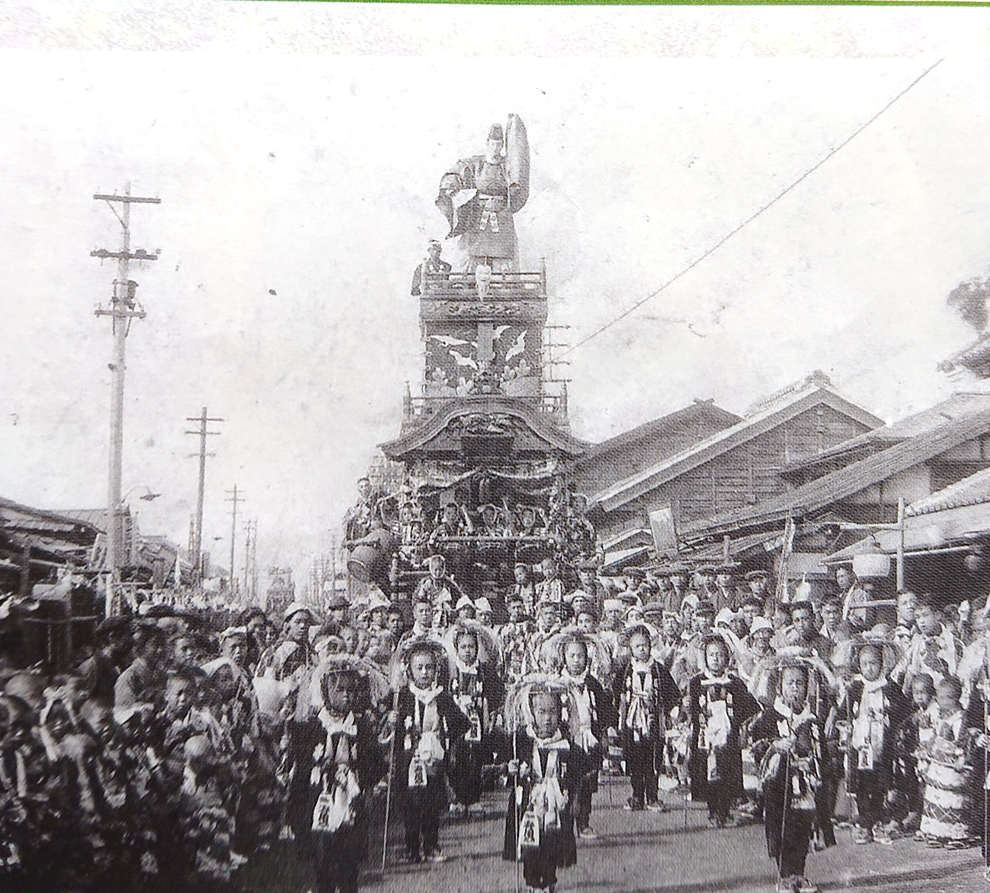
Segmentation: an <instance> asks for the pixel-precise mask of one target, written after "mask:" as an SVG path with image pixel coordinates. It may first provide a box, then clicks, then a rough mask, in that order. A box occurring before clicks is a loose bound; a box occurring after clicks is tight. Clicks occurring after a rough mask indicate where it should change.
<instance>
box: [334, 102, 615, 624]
mask: <svg viewBox="0 0 990 893" xmlns="http://www.w3.org/2000/svg"><path fill="white" fill-rule="evenodd" d="M503 134H504V136H503ZM489 136H490V142H489V153H488V156H487V158H486V157H485V156H475V157H474V158H471V159H465V160H462V161H460V162H458V164H457V165H456V166H455V167H454V168H452V169H451V171H449V172H448V173H447V174H445V175H444V178H443V180H442V182H441V191H440V197H439V198H438V200H437V205H438V207H440V209H441V211H443V212H444V213H445V215H446V216H447V218H448V222H450V224H451V236H452V237H456V238H457V239H458V241H459V248H460V249H461V252H462V253H463V254H464V256H465V260H464V261H463V263H462V265H461V269H460V270H456V269H453V270H452V269H451V268H450V266H449V265H448V264H446V263H445V262H444V261H441V260H440V259H439V250H437V251H436V253H435V255H434V258H433V259H432V260H431V259H430V258H427V259H426V260H424V262H423V264H421V265H420V267H418V268H417V270H416V273H415V277H414V282H413V289H412V291H413V294H414V295H415V294H418V297H419V319H420V330H421V336H422V341H423V347H424V364H423V371H422V374H423V379H422V383H421V388H420V394H419V395H418V396H413V395H412V394H411V393H410V391H409V389H408V387H407V392H406V396H405V399H404V407H403V415H402V420H401V427H400V431H399V436H398V437H397V438H396V439H394V440H391V441H388V442H387V443H384V444H381V450H382V452H383V453H384V455H385V457H386V458H387V460H388V465H389V467H390V468H391V469H393V473H392V474H390V475H388V478H389V480H388V481H387V482H384V483H383V481H382V480H381V477H382V476H381V475H379V476H378V477H379V480H376V481H375V482H374V485H372V482H370V481H366V482H365V483H364V484H363V488H362V495H361V500H360V501H359V503H358V505H356V506H355V507H354V508H352V509H351V510H350V511H349V513H348V517H347V518H346V519H345V526H346V527H347V531H346V538H347V546H348V548H349V550H350V552H349V554H350V557H349V560H348V568H349V570H350V572H351V574H352V575H353V576H354V577H356V578H357V579H359V580H362V581H365V582H367V581H373V582H375V583H377V584H378V586H379V587H380V588H381V589H382V590H383V591H384V592H385V593H387V594H389V595H391V598H392V600H393V601H400V602H404V601H407V600H408V599H410V598H411V596H412V594H413V593H414V591H415V588H416V586H417V584H418V581H419V580H420V579H422V578H423V577H424V576H426V575H427V573H428V571H427V564H428V560H429V557H430V556H431V555H442V556H444V558H445V559H446V569H447V573H448V574H449V575H450V576H451V577H453V579H454V581H455V582H456V583H457V584H458V585H459V587H460V588H461V590H463V592H464V593H465V594H467V595H468V596H469V597H471V598H472V599H478V598H480V597H482V596H484V597H486V598H487V599H488V600H489V602H490V603H491V605H492V607H493V609H494V611H495V613H496V615H498V614H500V613H501V610H502V607H503V604H504V595H505V593H506V591H507V590H508V589H510V588H511V587H512V585H513V575H514V568H515V566H516V564H518V563H524V564H527V565H529V566H534V565H538V564H539V563H541V562H543V561H545V560H546V559H547V558H554V559H556V563H557V565H558V568H559V571H560V573H561V575H562V576H563V577H564V582H565V585H566V586H567V591H570V590H572V589H573V588H574V585H572V584H573V582H574V580H575V579H576V571H577V567H578V565H579V564H581V563H590V562H593V561H594V560H595V557H596V541H595V532H594V528H593V527H592V525H591V524H590V522H589V521H588V520H587V517H586V507H587V506H586V500H585V499H584V497H583V496H581V495H580V494H575V493H573V492H572V489H571V476H570V467H571V465H572V463H573V462H574V460H576V459H577V458H578V457H579V456H581V455H582V454H583V453H585V451H586V450H587V449H588V447H589V445H588V444H587V443H584V442H582V441H580V440H578V439H577V438H575V437H574V436H572V434H571V433H570V425H569V422H568V416H567V390H566V387H567V383H566V381H565V380H563V379H561V378H558V377H557V376H556V375H555V369H556V368H557V365H558V364H556V363H555V362H554V360H553V349H554V347H558V348H559V347H560V345H558V344H555V343H554V342H553V337H554V333H555V331H556V329H555V327H551V326H548V323H547V307H548V293H547V275H546V268H545V264H544V265H542V266H543V268H542V269H540V270H537V271H519V270H517V269H516V267H517V264H516V261H515V259H516V257H517V245H516V237H515V230H514V225H513V220H512V216H513V214H514V213H515V212H516V211H518V210H519V209H520V208H521V207H522V206H523V205H524V204H525V202H526V199H527V198H528V192H529V146H528V142H527V138H526V132H525V128H524V126H523V124H522V121H521V120H520V119H519V118H518V117H516V116H510V118H509V123H508V126H507V127H506V128H505V131H504V132H503V131H502V129H501V128H500V127H499V125H494V126H493V128H492V131H491V133H490V135H489ZM495 137H497V138H498V144H496V139H495ZM499 144H500V145H501V151H498V145H499ZM493 230H494V232H493Z"/></svg>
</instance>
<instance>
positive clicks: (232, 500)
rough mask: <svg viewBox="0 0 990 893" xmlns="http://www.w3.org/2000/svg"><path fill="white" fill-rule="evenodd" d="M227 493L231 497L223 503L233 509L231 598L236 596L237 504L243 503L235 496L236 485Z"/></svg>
mask: <svg viewBox="0 0 990 893" xmlns="http://www.w3.org/2000/svg"><path fill="white" fill-rule="evenodd" d="M227 492H228V493H231V494H232V495H231V496H230V497H229V498H228V499H226V500H225V501H226V502H229V503H232V509H233V515H232V517H231V519H230V594H231V596H236V595H237V572H236V571H235V570H234V540H235V537H236V536H237V503H239V502H244V497H243V496H238V495H237V484H234V489H233V490H232V491H231V490H228V491H227ZM244 588H245V589H247V580H245V581H244Z"/></svg>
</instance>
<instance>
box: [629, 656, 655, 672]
mask: <svg viewBox="0 0 990 893" xmlns="http://www.w3.org/2000/svg"><path fill="white" fill-rule="evenodd" d="M653 663H654V661H653V657H652V656H651V657H649V658H648V659H647V660H636V658H633V659H632V662H631V664H630V666H631V667H632V668H633V672H634V673H651V672H652V671H653Z"/></svg>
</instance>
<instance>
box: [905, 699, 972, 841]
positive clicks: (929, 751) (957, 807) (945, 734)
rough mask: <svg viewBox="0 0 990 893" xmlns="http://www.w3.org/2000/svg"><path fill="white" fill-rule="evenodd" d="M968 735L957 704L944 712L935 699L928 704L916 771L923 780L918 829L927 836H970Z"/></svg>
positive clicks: (919, 728)
mask: <svg viewBox="0 0 990 893" xmlns="http://www.w3.org/2000/svg"><path fill="white" fill-rule="evenodd" d="M974 700H977V701H978V700H979V699H974ZM981 706H982V705H981ZM980 725H981V726H982V725H983V722H982V717H981V722H980ZM978 728H979V726H978ZM969 738H970V736H969V728H968V726H967V723H966V715H965V713H964V712H963V709H962V708H961V707H959V708H958V709H957V710H954V711H952V712H951V713H944V712H943V711H942V709H941V708H940V707H939V705H938V703H937V702H934V701H933V702H932V703H931V704H930V705H929V706H928V709H927V710H926V711H925V717H924V718H923V720H922V722H921V723H919V727H918V742H919V746H918V770H919V774H920V776H921V780H922V782H923V783H924V789H923V793H922V809H923V812H922V816H921V831H922V833H923V834H925V835H927V836H928V837H934V838H937V839H939V840H960V841H965V840H968V839H969V837H970V832H969V822H968V819H969V813H970V805H971V804H970V797H969V793H970V792H969V790H968V788H969V778H970V767H969V766H968V765H967V757H968V750H969V748H968V745H969ZM983 778H984V779H985V778H986V775H985V774H984V776H983ZM981 787H983V785H981Z"/></svg>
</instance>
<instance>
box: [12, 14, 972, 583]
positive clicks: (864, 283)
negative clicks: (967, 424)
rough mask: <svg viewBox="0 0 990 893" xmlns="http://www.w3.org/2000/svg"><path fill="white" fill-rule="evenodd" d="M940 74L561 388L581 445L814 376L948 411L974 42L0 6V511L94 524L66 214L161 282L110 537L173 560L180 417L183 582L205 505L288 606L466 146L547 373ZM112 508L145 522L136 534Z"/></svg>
mask: <svg viewBox="0 0 990 893" xmlns="http://www.w3.org/2000/svg"><path fill="white" fill-rule="evenodd" d="M939 59H943V60H944V61H942V62H941V64H939V65H938V66H937V67H936V68H934V70H932V72H931V73H930V74H929V75H928V76H927V77H925V78H924V79H922V80H921V81H920V82H919V83H918V84H917V86H915V87H914V88H913V89H912V90H910V91H909V92H908V93H907V94H906V95H904V96H903V97H902V98H901V99H900V100H899V101H898V102H896V103H895V104H894V105H893V106H892V107H891V108H890V109H889V110H888V111H886V112H885V113H884V114H883V115H881V116H880V118H879V119H878V120H876V121H875V122H874V123H872V124H871V125H870V126H869V127H867V128H866V129H865V130H864V131H863V132H862V133H861V134H859V135H858V136H857V137H856V138H855V139H854V140H852V142H850V143H849V144H848V145H847V146H845V147H844V148H842V149H841V151H839V152H838V153H837V154H836V155H835V156H834V157H832V158H831V159H830V160H828V161H827V162H826V163H825V164H824V165H822V166H821V167H820V168H819V169H817V170H816V171H815V172H814V173H812V174H811V175H810V176H809V177H808V178H807V179H805V180H804V181H803V182H802V183H801V184H800V185H799V186H797V188H795V189H794V190H793V191H791V192H790V193H789V194H788V195H787V196H786V197H785V198H784V199H782V200H781V201H780V202H778V203H776V204H775V205H774V206H773V207H772V208H770V209H769V210H768V211H767V212H766V213H764V214H763V215H762V216H761V217H759V218H758V219H757V220H756V221H754V222H752V223H751V224H749V225H748V226H747V227H745V228H744V229H743V230H742V231H741V232H740V233H739V234H738V235H736V236H735V237H734V238H733V239H731V240H730V241H729V242H728V243H727V244H726V245H725V246H724V247H722V248H720V249H719V250H718V251H717V252H715V253H714V254H712V255H711V256H710V257H708V258H707V259H706V260H705V261H704V262H703V263H701V264H700V265H698V266H697V267H696V268H694V269H693V270H692V271H691V272H689V273H688V274H687V275H685V276H683V277H682V278H680V279H679V280H678V281H677V282H676V283H675V284H674V285H673V286H671V287H670V288H669V289H667V290H666V291H665V292H663V293H662V294H660V295H659V296H657V297H656V298H654V299H652V300H651V301H649V302H647V303H646V304H645V305H644V306H643V307H642V308H640V309H639V310H638V311H637V312H636V313H634V314H632V315H630V316H629V317H628V318H626V319H625V320H623V321H622V322H621V323H618V324H617V325H615V326H613V327H611V328H610V329H609V330H608V331H607V333H605V334H603V335H601V336H599V337H597V338H595V339H593V340H592V341H590V342H589V343H587V344H585V345H584V346H582V347H580V348H579V349H577V350H575V351H574V352H573V354H571V356H570V359H571V360H572V361H573V365H572V366H571V367H570V370H569V374H570V376H571V377H572V378H573V383H572V385H571V388H570V396H571V410H572V425H573V430H574V433H575V434H576V435H577V436H579V437H583V438H586V439H589V440H599V439H602V438H605V437H608V436H610V435H612V434H615V433H618V432H619V431H622V430H624V429H626V428H628V427H630V426H633V425H635V424H638V423H640V422H642V421H645V420H647V419H650V418H654V417H655V416H657V415H659V414H662V413H665V412H669V411H672V410H675V409H677V408H680V407H681V406H683V405H685V404H687V403H689V402H690V401H691V400H692V399H693V398H695V397H698V398H708V397H714V398H715V399H716V401H717V402H718V403H719V405H721V406H723V407H725V408H726V409H729V410H732V411H735V412H741V411H743V410H744V409H745V408H746V406H747V405H749V404H750V403H751V402H753V401H755V400H757V399H758V398H760V397H761V396H763V395H765V394H766V393H767V392H769V391H773V390H776V389H777V388H780V387H782V386H784V385H786V384H788V383H789V382H791V381H793V380H795V379H798V378H800V377H802V376H804V375H805V374H807V373H808V372H810V371H811V370H813V369H816V368H821V369H823V370H824V371H825V372H827V373H828V374H829V375H830V376H831V377H832V379H833V381H834V382H835V383H836V385H837V386H838V388H839V390H840V391H842V392H843V393H844V394H845V395H847V396H848V397H850V398H851V399H853V400H856V401H858V402H860V403H861V404H862V405H863V406H865V407H867V408H868V409H871V410H873V411H874V412H876V413H877V414H879V415H881V416H883V417H885V418H888V419H893V418H896V417H898V416H901V415H904V414H906V413H908V412H911V411H913V410H915V409H919V408H921V407H924V406H925V405H928V404H930V403H931V402H932V401H934V400H935V399H938V398H939V397H940V396H942V395H944V394H946V393H947V392H948V391H949V389H950V386H949V384H948V382H946V381H945V379H944V376H942V375H941V374H940V373H938V372H937V370H936V366H937V364H938V362H939V361H940V360H941V359H943V358H944V357H945V356H947V355H948V354H950V353H952V352H953V351H955V350H958V349H959V348H961V347H963V346H964V345H965V344H967V343H968V342H969V341H971V340H972V338H973V333H972V332H971V331H969V330H967V329H966V328H965V327H964V326H963V324H962V323H960V322H959V321H957V320H956V319H955V318H954V317H953V315H952V314H951V313H950V312H949V311H948V310H947V309H946V308H945V306H944V300H945V296H946V295H947V294H948V292H949V291H950V290H951V289H952V288H953V287H954V286H955V285H956V284H957V283H959V282H960V281H961V280H963V279H967V278H970V277H974V276H981V275H986V274H987V273H990V173H988V171H990V165H988V160H990V159H988V155H990V152H988V150H990V10H985V9H972V10H970V9H921V8H919V9H903V8H894V9H842V8H827V9H812V8H791V9H779V8H775V9H729V10H722V9H706V8H658V9H653V8H639V7H636V8H619V9H615V8H611V9H607V10H605V9H593V8H575V9H558V8H550V9H531V8H497V9H491V8H473V7H459V8H457V7H455V8H451V7H449V6H442V7H430V6H409V7H398V6H393V5H384V6H382V5H368V6H361V5H343V4H340V5H338V4H326V5H323V4H300V5H294V4H290V3H276V4H251V3H237V4H221V3H215V4H200V3H185V4H172V3H155V4H133V3H127V2H121V3H101V4H94V3H86V4H79V3H74V4H67V3H53V4H45V3H38V2H31V3H26V2H25V3H12V2H5V0H0V75H2V78H3V81H4V83H5V84H7V85H8V86H7V88H5V90H4V91H3V92H2V94H0V121H2V126H0V190H2V191H0V208H2V214H0V307H2V310H3V319H4V328H3V331H4V334H5V337H4V339H3V341H2V346H0V362H2V370H3V372H2V375H3V379H2V381H3V386H2V388H0V495H3V496H6V497H9V498H13V499H16V500H19V501H23V502H26V503H29V504H33V505H39V506H44V507H48V508H74V507H96V506H100V505H103V504H104V502H105V500H106V463H107V434H108V417H109V371H108V369H107V363H108V362H109V360H110V350H111V340H110V331H109V324H108V322H107V321H106V320H98V319H96V318H95V317H94V316H93V312H92V311H93V308H94V305H96V304H97V303H98V302H100V301H105V300H106V299H107V298H108V297H109V292H110V287H111V282H112V280H113V278H114V275H115V273H116V266H115V265H114V264H112V263H107V264H103V265H101V264H100V262H99V261H98V260H95V259H92V258H90V256H89V252H90V251H91V250H92V249H93V248H96V247H100V246H103V247H107V248H111V249H113V248H115V247H116V245H117V242H118V238H119V228H118V227H117V224H116V221H115V219H114V218H113V216H112V214H111V212H110V211H109V209H108V208H107V207H106V205H104V204H102V203H97V202H94V201H93V200H92V197H91V196H92V194H93V193H94V192H96V191H113V190H115V189H116V190H120V191H122V190H123V187H124V184H125V183H126V182H127V181H128V180H130V181H132V183H133V190H134V192H135V193H140V194H148V195H156V196H160V197H161V198H162V204H161V205H160V206H157V207H155V206H137V207H136V208H135V210H134V217H133V224H134V227H133V228H134V242H133V244H134V246H135V247H144V248H147V249H149V250H154V249H156V248H160V249H161V259H160V260H159V261H158V262H156V263H155V264H146V265H144V266H143V267H138V266H135V267H134V268H133V270H132V278H134V279H136V280H137V281H138V282H139V283H140V289H139V292H138V294H139V298H140V300H141V301H142V303H143V304H144V306H145V308H146V310H147V312H148V317H147V319H145V320H143V321H137V322H135V323H134V325H133V328H132V330H131V335H130V337H129V339H128V372H127V401H126V415H125V460H124V489H125V491H127V490H130V489H132V488H134V491H135V492H134V493H133V494H132V495H131V502H132V506H133V507H134V508H136V509H137V510H138V512H139V521H140V525H141V528H142V530H143V531H144V532H148V533H165V534H168V535H169V536H170V537H172V538H173V539H176V540H178V541H179V542H183V543H184V542H185V539H186V536H187V531H188V524H189V518H190V515H191V513H192V511H193V509H194V506H195V498H196V462H195V460H193V459H190V458H187V455H188V454H189V453H191V452H194V451H195V449H196V442H195V439H194V438H192V437H186V436H184V435H183V431H184V430H185V429H186V428H187V427H191V426H189V425H188V424H187V423H186V422H185V417H186V416H190V415H196V414H198V413H199V410H200V408H201V407H202V406H204V405H207V406H209V409H210V414H211V415H216V416H221V417H223V418H224V419H225V420H226V421H225V422H224V423H223V424H222V425H220V426H219V429H220V430H221V431H222V432H223V433H222V436H220V437H216V438H212V439H211V443H210V447H211V449H212V450H213V451H215V453H216V456H215V458H213V459H211V460H210V462H209V465H208V469H207V498H206V521H205V536H204V544H205V546H206V547H208V548H209V547H211V546H212V548H213V551H214V553H215V556H216V558H217V559H218V560H220V561H222V562H224V563H226V556H227V555H228V553H229V535H230V519H229V514H228V512H229V506H228V505H226V504H225V503H224V502H223V494H224V490H225V489H229V488H230V487H232V486H233V485H234V484H235V483H236V484H237V485H238V486H239V487H240V488H241V489H242V490H243V491H244V492H245V493H246V495H247V502H246V503H245V504H244V505H243V506H242V513H243V515H242V517H251V518H257V519H258V529H259V549H258V558H259V566H260V567H261V568H262V569H264V568H267V567H268V566H269V565H270V564H272V563H280V564H291V565H292V566H293V567H294V568H295V570H296V576H297V580H298V581H299V582H300V583H301V582H304V580H305V575H306V573H307V571H308V567H309V565H310V563H311V560H312V557H313V556H314V555H316V554H319V553H320V552H321V551H322V550H325V549H326V548H327V547H328V544H329V538H330V535H331V532H335V528H336V526H337V524H338V522H339V518H340V516H341V515H342V513H343V511H344V510H345V508H346V507H347V505H348V504H349V503H350V502H351V500H352V498H353V496H354V481H355V479H356V478H357V477H358V476H359V475H360V474H361V473H362V471H363V470H364V469H365V467H366V466H367V464H368V461H369V458H370V457H371V455H372V453H373V451H374V448H375V445H376V444H377V443H380V442H382V441H384V440H389V439H391V438H393V437H395V436H396V435H397V433H398V428H399V420H400V419H399V416H400V411H401V399H402V393H403V383H404V382H405V381H406V380H409V381H410V382H411V383H412V387H413V391H414V393H415V392H416V388H417V384H418V382H419V379H420V363H421V358H420V342H419V329H418V321H417V308H416V305H415V303H414V301H413V300H412V299H410V297H409V294H408V288H409V281H410V278H411V273H412V269H413V267H414V266H415V265H416V263H417V262H418V259H419V258H420V256H421V255H422V252H423V244H424V241H425V240H426V239H427V238H429V237H442V236H443V235H444V234H445V221H444V220H443V218H442V217H441V215H440V214H439V213H438V212H437V210H436V208H435V207H434V206H433V201H434V198H435V196H436V188H437V185H438V182H439V178H440V175H441V174H442V173H443V171H444V170H445V169H446V168H447V166H448V165H450V164H451V163H452V162H453V161H455V160H456V159H457V158H459V157H463V156H464V155H465V154H473V153H476V152H479V151H481V150H482V148H483V144H484V138H485V135H486V134H487V131H488V128H489V126H490V125H491V123H492V122H493V121H502V122H504V120H505V117H506V114H507V113H509V112H515V113H517V114H519V115H520V116H521V117H522V118H523V120H524V121H525V123H526V125H527V128H528V131H529V136H530V141H531V145H532V148H533V160H532V169H533V180H532V190H531V198H530V201H529V204H528V205H527V206H526V208H525V209H524V210H523V211H522V212H521V213H520V214H518V215H517V218H516V220H517V230H518V232H519V237H520V244H521V253H522V259H523V265H524V266H525V267H530V268H535V267H536V266H537V265H538V263H539V258H541V257H546V259H547V265H548V269H549V277H550V284H551V292H552V297H551V304H550V314H551V321H552V322H554V323H557V324H568V325H570V326H572V328H571V330H570V332H569V333H568V335H569V338H570V339H571V340H572V341H578V340H580V339H581V338H582V337H584V336H586V335H587V334H589V333H591V332H592V331H594V330H595V329H597V328H598V327H599V326H601V325H602V324H604V323H605V322H607V321H609V320H610V319H612V318H614V317H615V316H616V315H617V314H618V313H620V312H621V311H622V310H623V309H624V308H626V307H628V306H629V305H631V304H632V303H634V302H636V301H638V300H640V299H641V298H643V297H644V296H645V295H647V294H649V293H650V292H652V291H654V290H655V289H657V288H658V287H659V286H660V285H661V284H662V283H664V282H665V281H667V280H668V279H670V277H671V276H673V275H675V274H676V273H678V272H680V271H681V270H682V269H683V268H684V267H685V266H687V265H688V264H690V263H691V262H692V261H694V260H695V259H696V258H697V257H699V256H700V255H701V254H703V253H704V252H705V251H706V250H708V249H709V248H710V247H711V246H712V245H713V244H715V243H716V242H718V241H719V240H720V239H722V238H723V237H724V236H725V235H726V234H727V233H729V232H730V231H731V230H733V229H734V228H735V227H736V226H738V225H739V224H740V223H741V222H742V221H743V220H745V219H746V218H747V217H749V216H750V215H751V214H752V213H753V212H754V211H756V210H757V209H758V208H760V207H761V206H762V205H764V204H765V203H766V202H768V201H769V200H770V199H771V198H773V197H774V196H775V195H776V194H777V193H779V192H780V191H781V190H782V189H783V188H784V187H785V186H786V185H787V184H789V183H790V182H792V181H793V180H795V179H797V178H798V177H799V176H801V174H803V173H804V172H805V171H807V170H808V169H809V168H811V167H813V166H814V165H815V164H817V163H818V162H819V161H820V160H821V159H822V158H823V157H824V156H825V155H826V154H827V153H828V152H829V151H830V150H831V149H833V148H834V147H835V146H837V145H839V144H840V143H841V142H842V141H843V140H845V139H847V138H848V137H849V136H850V135H851V134H852V133H853V132H855V131H856V129H857V128H859V127H860V126H862V125H863V124H864V123H865V122H866V121H868V120H869V119H870V118H871V117H872V116H873V115H875V114H876V113H877V112H878V111H879V110H880V109H882V108H883V107H884V105H886V104H887V103H888V102H889V101H890V100H891V99H892V98H893V97H894V96H896V95H897V94H898V93H899V92H900V91H901V90H903V89H904V88H905V87H906V86H907V85H908V84H910V83H911V82H912V81H913V80H914V79H915V78H917V77H918V76H919V75H920V74H921V73H922V72H923V71H925V69H926V68H928V67H929V66H930V65H931V64H932V63H934V62H936V61H937V60H939ZM270 290H274V291H275V293H276V294H275V295H272V294H271V293H270ZM144 486H148V487H150V488H151V489H152V490H154V491H155V492H160V493H162V494H163V495H162V497H161V498H160V499H158V500H157V501H156V502H154V503H150V504H146V503H143V502H139V501H136V497H137V496H138V495H140V494H141V493H142V492H144V490H143V487H144ZM215 537H222V539H219V540H215V539H214V538H215ZM238 537H239V538H242V537H243V534H242V533H241V532H240V531H239V532H238ZM240 562H241V559H240V557H239V558H238V564H240ZM262 581H263V585H264V581H265V577H264V574H262Z"/></svg>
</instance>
